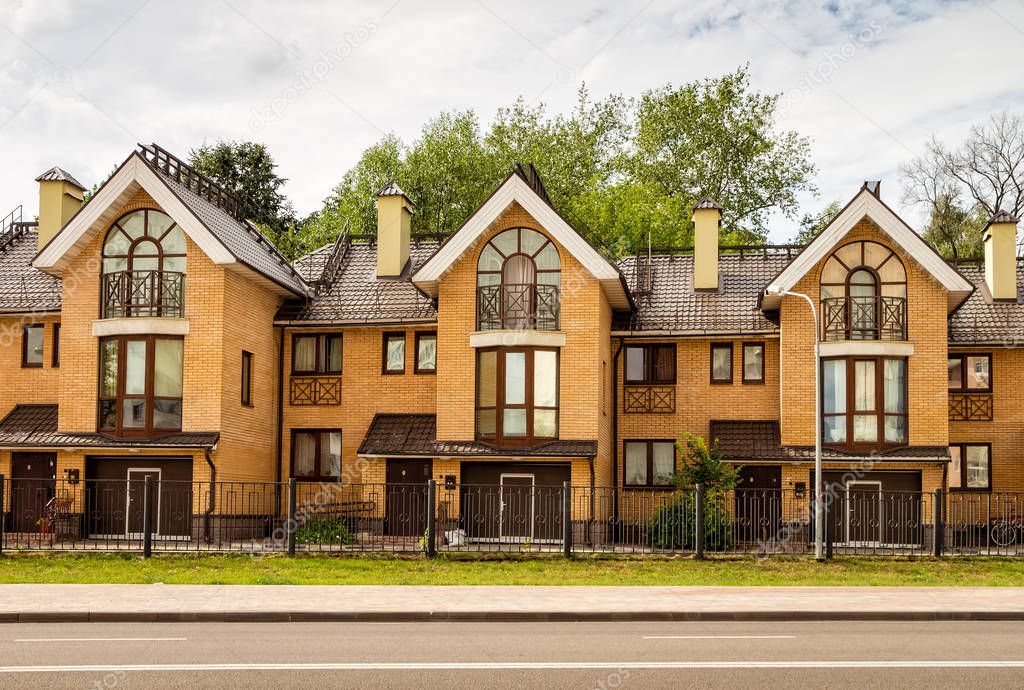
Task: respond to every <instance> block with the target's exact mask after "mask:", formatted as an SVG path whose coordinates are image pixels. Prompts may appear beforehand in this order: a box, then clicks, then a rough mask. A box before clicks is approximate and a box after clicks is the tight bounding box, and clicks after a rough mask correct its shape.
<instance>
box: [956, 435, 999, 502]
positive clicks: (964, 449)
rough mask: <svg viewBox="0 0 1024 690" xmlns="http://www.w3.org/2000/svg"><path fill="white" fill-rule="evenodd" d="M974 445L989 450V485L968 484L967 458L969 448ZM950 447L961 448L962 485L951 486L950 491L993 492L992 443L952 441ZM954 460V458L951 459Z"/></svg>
mask: <svg viewBox="0 0 1024 690" xmlns="http://www.w3.org/2000/svg"><path fill="white" fill-rule="evenodd" d="M972 446H977V447H983V448H986V449H987V451H988V484H987V486H984V487H980V486H967V485H966V481H967V471H966V470H967V468H966V464H965V461H966V460H967V449H968V448H969V447H972ZM949 447H950V448H959V449H960V486H953V485H950V486H949V490H950V491H956V492H964V493H983V494H987V493H991V492H992V444H991V443H988V442H977V443H972V442H964V443H950V444H949ZM950 462H952V459H950Z"/></svg>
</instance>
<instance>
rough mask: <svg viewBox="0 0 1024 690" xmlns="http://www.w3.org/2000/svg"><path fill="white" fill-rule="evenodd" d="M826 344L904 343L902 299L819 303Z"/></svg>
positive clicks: (846, 299) (833, 299)
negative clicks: (898, 341) (844, 342)
mask: <svg viewBox="0 0 1024 690" xmlns="http://www.w3.org/2000/svg"><path fill="white" fill-rule="evenodd" d="M821 321H822V326H823V330H824V333H823V337H824V339H825V340H826V341H836V340H906V339H907V300H906V298H904V297H882V296H870V297H826V298H824V299H822V300H821Z"/></svg>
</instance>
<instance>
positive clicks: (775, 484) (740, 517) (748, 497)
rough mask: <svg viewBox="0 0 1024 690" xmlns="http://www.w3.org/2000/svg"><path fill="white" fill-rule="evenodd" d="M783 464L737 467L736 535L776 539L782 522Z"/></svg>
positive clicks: (744, 538)
mask: <svg viewBox="0 0 1024 690" xmlns="http://www.w3.org/2000/svg"><path fill="white" fill-rule="evenodd" d="M781 487H782V467H780V466H778V465H767V466H766V465H749V466H746V467H741V468H740V483H739V484H737V485H736V492H735V493H736V538H737V539H738V540H739V541H741V542H751V543H763V544H767V543H770V542H772V541H774V540H775V539H777V538H779V530H780V527H781V525H782V491H781Z"/></svg>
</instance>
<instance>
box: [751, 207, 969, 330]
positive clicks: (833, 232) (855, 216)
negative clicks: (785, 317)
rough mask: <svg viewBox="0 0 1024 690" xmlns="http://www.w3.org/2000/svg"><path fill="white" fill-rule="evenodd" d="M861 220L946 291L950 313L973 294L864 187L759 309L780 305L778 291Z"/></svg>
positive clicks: (768, 293)
mask: <svg viewBox="0 0 1024 690" xmlns="http://www.w3.org/2000/svg"><path fill="white" fill-rule="evenodd" d="M864 218H868V219H869V220H871V221H872V222H874V223H875V225H877V226H878V227H879V228H881V230H882V232H884V233H885V234H886V235H888V236H889V238H890V239H892V241H893V242H895V243H896V244H897V245H898V246H899V247H900V248H901V249H903V251H904V252H906V254H907V255H908V256H909V257H910V258H911V259H913V260H914V261H915V262H916V263H917V264H918V265H919V266H921V268H923V269H924V270H925V271H927V272H928V273H929V275H931V276H932V277H933V278H934V279H935V280H936V281H938V283H939V284H940V285H942V287H944V288H945V289H946V290H947V291H948V293H949V300H948V303H949V304H948V306H949V310H950V311H953V310H954V309H956V307H957V306H959V305H960V304H962V303H963V301H964V300H965V299H967V298H968V297H969V296H970V294H971V293H972V292H973V291H974V286H973V285H972V284H971V283H970V281H968V280H967V279H966V278H964V277H963V276H962V275H960V272H959V271H957V270H956V269H955V268H953V267H952V266H951V265H949V263H948V262H947V261H946V260H945V259H943V258H942V256H940V255H939V253H938V252H936V251H935V249H934V248H932V246H931V245H929V244H928V243H927V242H925V241H924V239H922V238H921V236H920V235H918V234H917V233H916V232H914V230H913V229H912V228H911V227H910V226H909V225H907V224H906V223H905V222H904V221H903V219H902V218H900V217H899V216H897V215H896V213H895V212H893V210H892V209H891V208H889V207H888V206H886V205H885V204H884V203H882V201H881V200H880V199H879V198H878V197H876V196H875V195H874V194H872V193H871V192H870V191H869V190H868V189H867V188H866V187H865V188H862V189H861V191H860V192H859V193H858V194H857V196H855V197H854V198H853V199H852V200H851V201H850V203H849V204H847V205H846V208H844V209H843V210H842V211H841V212H840V213H839V215H837V216H836V217H835V218H833V219H832V222H831V223H829V224H828V225H827V226H826V227H825V229H824V230H822V231H821V232H820V233H818V236H817V237H815V238H814V240H812V241H811V243H810V244H808V245H807V246H806V247H804V249H803V251H801V252H800V254H798V255H797V257H796V258H795V259H793V261H792V262H791V263H790V264H789V265H788V266H786V268H784V269H783V270H782V272H781V273H779V275H778V276H776V277H775V279H774V280H773V281H772V282H771V283H770V284H769V286H768V288H767V290H766V294H765V295H764V297H763V298H762V300H761V308H762V309H764V310H765V311H770V310H773V309H778V307H779V303H780V301H781V297H780V295H779V294H778V291H780V290H781V291H785V290H792V289H793V288H794V287H795V286H796V284H797V283H798V282H800V280H801V279H802V278H803V277H804V276H805V275H806V274H807V272H808V271H810V270H811V269H813V268H814V267H815V266H817V265H818V263H819V262H820V261H822V260H823V259H824V258H826V257H827V256H829V255H830V254H831V253H832V251H833V250H834V249H835V248H836V246H837V245H838V244H839V243H840V242H841V241H842V240H843V238H844V237H846V236H847V235H848V234H849V232H850V231H851V230H852V229H853V228H854V226H855V225H857V223H859V222H860V221H861V220H863V219H864ZM772 293H774V294H772Z"/></svg>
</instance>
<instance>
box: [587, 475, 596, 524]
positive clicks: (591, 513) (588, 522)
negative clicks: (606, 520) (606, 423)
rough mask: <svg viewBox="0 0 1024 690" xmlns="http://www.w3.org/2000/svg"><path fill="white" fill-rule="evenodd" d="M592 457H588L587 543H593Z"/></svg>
mask: <svg viewBox="0 0 1024 690" xmlns="http://www.w3.org/2000/svg"><path fill="white" fill-rule="evenodd" d="M595 491H596V489H595V486H594V456H590V515H589V516H588V518H587V543H588V544H593V543H594V504H595V498H594V492H595Z"/></svg>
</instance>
